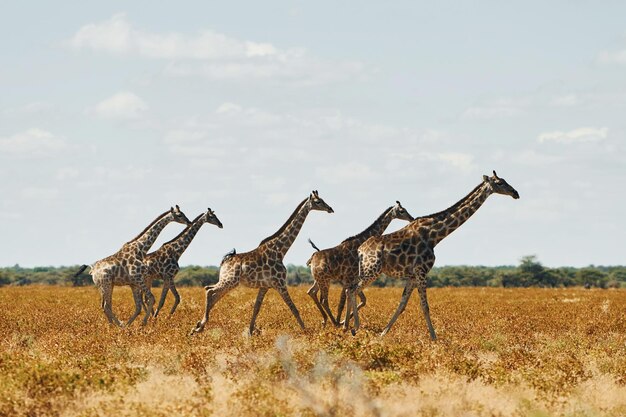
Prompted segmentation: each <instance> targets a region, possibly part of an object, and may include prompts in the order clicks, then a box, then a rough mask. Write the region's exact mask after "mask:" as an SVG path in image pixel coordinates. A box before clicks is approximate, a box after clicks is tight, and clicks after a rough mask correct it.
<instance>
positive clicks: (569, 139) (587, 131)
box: [537, 127, 609, 143]
mask: <svg viewBox="0 0 626 417" xmlns="http://www.w3.org/2000/svg"><path fill="white" fill-rule="evenodd" d="M608 133H609V129H608V128H607V127H601V128H595V127H580V128H578V129H574V130H570V131H569V132H563V131H560V130H556V131H553V132H544V133H541V134H540V135H539V136H538V137H537V140H538V141H539V142H557V143H576V142H597V141H599V140H602V139H606V137H607V135H608Z"/></svg>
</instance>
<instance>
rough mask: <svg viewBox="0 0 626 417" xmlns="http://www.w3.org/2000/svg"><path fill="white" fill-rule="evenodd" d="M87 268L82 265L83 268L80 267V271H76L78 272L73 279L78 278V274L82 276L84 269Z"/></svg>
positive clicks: (87, 266)
mask: <svg viewBox="0 0 626 417" xmlns="http://www.w3.org/2000/svg"><path fill="white" fill-rule="evenodd" d="M87 268H89V265H83V266H81V267H80V269H79V270H78V272H77V273H75V274H74V278H76V277H78V276H79V275H80V274H82V273H83V271H84V270H85V269H87Z"/></svg>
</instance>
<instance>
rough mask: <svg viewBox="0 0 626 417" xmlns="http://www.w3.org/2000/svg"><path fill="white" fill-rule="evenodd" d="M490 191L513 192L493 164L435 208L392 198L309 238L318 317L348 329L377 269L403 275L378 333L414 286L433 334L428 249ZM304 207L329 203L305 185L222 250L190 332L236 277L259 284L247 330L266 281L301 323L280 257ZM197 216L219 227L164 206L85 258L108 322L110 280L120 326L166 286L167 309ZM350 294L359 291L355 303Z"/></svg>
mask: <svg viewBox="0 0 626 417" xmlns="http://www.w3.org/2000/svg"><path fill="white" fill-rule="evenodd" d="M491 194H503V195H508V196H511V197H513V198H514V199H518V198H519V194H518V192H517V191H516V190H515V189H514V188H513V187H511V186H510V185H509V184H508V183H507V182H506V181H505V180H504V179H502V178H500V177H498V176H497V174H496V172H495V171H494V172H493V176H487V175H484V176H483V180H482V181H481V183H480V184H478V185H477V186H476V187H475V188H474V189H473V190H472V191H471V192H470V193H469V194H467V195H466V196H465V197H463V198H462V199H461V200H459V201H458V202H457V203H455V204H454V205H452V206H451V207H449V208H447V209H446V210H443V211H440V212H438V213H434V214H430V215H428V216H421V217H417V218H414V217H412V216H411V215H410V214H409V213H408V212H407V210H406V209H405V208H404V207H402V205H401V204H400V202H399V201H397V202H396V204H395V205H394V206H392V207H389V208H388V209H386V210H385V211H384V212H383V213H382V214H381V215H380V216H379V217H378V218H377V219H376V221H374V223H372V224H371V225H370V226H369V227H368V228H367V229H365V230H364V231H363V232H361V233H359V234H357V235H355V236H352V237H350V238H348V239H346V240H344V241H343V242H341V243H340V244H339V245H337V246H335V247H333V248H329V249H324V250H320V249H319V248H317V246H315V244H314V243H313V242H312V241H311V240H310V239H309V242H310V243H311V245H312V246H313V248H314V249H315V250H316V252H314V253H313V255H312V256H311V258H310V259H309V260H308V261H307V265H308V266H310V268H311V275H312V277H313V280H314V284H313V286H312V287H311V288H310V289H309V290H308V294H309V296H311V298H312V299H313V301H314V302H315V305H316V306H317V308H318V309H319V311H320V313H321V315H322V318H323V323H324V324H326V322H327V320H328V319H329V318H330V320H331V322H332V323H333V324H334V325H335V326H339V325H341V324H343V326H344V328H345V329H349V328H350V323H351V322H352V320H353V321H354V325H353V327H352V329H351V331H352V334H355V332H356V331H357V330H358V328H359V325H360V321H359V309H361V308H362V307H364V306H365V303H366V297H365V294H364V293H363V289H364V288H365V287H366V286H367V285H369V284H371V283H372V282H373V281H375V280H376V279H377V278H378V277H379V276H380V275H381V274H385V275H387V276H388V277H391V278H403V279H406V285H405V287H404V291H403V293H402V298H401V300H400V303H399V305H398V308H397V309H396V311H395V313H394V315H393V316H392V318H391V320H390V321H389V323H388V324H387V326H386V327H385V329H384V330H383V332H382V335H384V334H386V333H387V332H388V331H389V329H391V326H393V324H394V322H395V321H396V320H397V318H398V316H399V315H400V314H402V312H403V311H404V309H405V308H406V305H407V302H408V300H409V298H410V296H411V293H412V292H413V290H414V289H415V288H417V291H418V294H419V297H420V305H421V308H422V312H423V314H424V318H425V320H426V324H427V326H428V331H429V333H430V338H431V339H432V340H435V339H436V338H437V336H436V334H435V329H434V327H433V325H432V322H431V319H430V312H429V308H428V300H427V298H426V282H427V280H426V275H427V274H428V272H429V271H430V270H431V268H432V267H433V265H434V263H435V253H434V248H435V246H436V245H437V244H438V243H439V242H441V240H443V239H444V238H445V237H446V236H448V235H449V234H450V233H452V232H453V231H454V230H456V229H457V228H459V227H460V226H461V225H462V224H463V223H464V222H465V221H467V219H468V218H469V217H470V216H472V215H473V214H474V213H475V212H476V210H478V208H479V207H480V206H481V205H482V204H483V203H484V202H485V200H486V199H487V197H489V196H490V195H491ZM312 210H319V211H325V212H328V213H333V209H332V208H331V207H330V206H329V205H328V204H326V202H324V200H322V198H321V197H320V196H319V194H318V192H317V191H313V192H312V193H311V194H310V195H309V197H308V198H306V199H304V200H303V201H302V202H301V203H300V204H299V205H298V206H297V207H296V209H295V211H294V212H293V213H292V214H291V216H290V217H289V219H287V221H286V222H285V224H283V226H282V227H281V228H280V229H278V231H277V232H276V233H274V234H273V235H271V236H269V237H267V238H265V239H263V240H262V241H261V243H260V244H259V246H258V247H257V248H256V249H254V250H252V251H250V252H245V253H236V252H235V251H234V250H233V251H232V252H230V253H228V254H227V255H226V256H224V259H223V260H222V263H221V265H220V270H219V280H218V282H217V283H216V284H214V285H209V286H206V287H204V289H205V291H206V306H205V310H204V316H203V317H202V320H200V321H199V322H198V323H197V324H196V326H195V327H194V329H193V330H192V331H191V334H194V333H199V332H201V331H202V330H203V329H204V327H205V325H206V323H207V321H208V320H209V313H210V312H211V310H212V309H213V307H214V306H215V304H216V303H217V302H218V301H219V300H220V299H221V298H222V297H223V296H224V295H225V294H226V293H228V292H229V291H230V290H232V289H233V288H235V287H236V286H238V285H239V284H242V285H244V286H247V287H252V288H258V290H259V292H258V294H257V298H256V302H255V303H254V309H253V312H252V319H251V321H250V327H249V330H248V331H249V334H251V335H252V334H253V333H254V331H255V322H256V318H257V315H258V314H259V311H260V309H261V304H262V303H263V299H264V297H265V294H266V293H267V291H268V290H269V289H270V288H273V289H275V290H276V291H278V293H279V294H280V296H281V297H282V299H283V300H284V302H285V303H286V304H287V306H288V307H289V309H290V310H291V312H292V314H293V315H294V317H295V318H296V320H297V322H298V324H299V325H300V327H301V328H302V329H304V322H303V321H302V318H301V317H300V313H299V311H298V308H297V307H296V305H295V304H294V303H293V301H292V300H291V297H290V296H289V292H288V291H287V269H286V268H285V266H284V264H283V258H284V257H285V254H286V253H287V251H288V250H289V248H290V247H291V245H292V244H293V242H294V241H295V239H296V237H297V236H298V233H299V232H300V229H301V228H302V225H303V224H304V221H305V220H306V217H307V216H308V214H309V213H310V212H311V211H312ZM393 219H400V220H406V221H408V222H409V224H408V225H406V226H404V227H403V228H401V229H400V230H398V231H396V232H393V233H389V234H383V232H384V231H385V229H386V228H387V226H388V225H389V224H390V223H391V221H392V220H393ZM171 222H177V223H181V224H184V225H185V226H186V228H185V229H184V230H183V231H182V232H181V233H180V234H179V235H178V236H176V237H175V238H173V239H172V240H170V241H169V242H166V243H164V244H163V245H162V246H161V247H160V248H159V249H158V250H156V251H154V252H152V253H148V250H149V249H150V247H151V246H152V244H153V243H154V242H155V241H156V239H157V237H158V236H159V234H160V233H161V231H162V230H163V229H164V228H165V226H166V225H167V224H169V223H171ZM205 223H210V224H213V225H215V226H217V227H219V228H222V223H221V222H220V221H219V219H218V218H217V216H216V215H215V213H214V212H213V211H212V210H211V209H208V210H207V211H206V212H204V213H202V214H201V215H199V216H198V217H196V218H195V219H194V220H192V221H190V220H189V219H188V218H187V216H185V214H184V213H183V212H182V211H181V210H180V208H179V207H178V206H176V207H172V208H171V209H170V210H168V211H166V212H165V213H163V214H161V215H160V216H158V217H157V218H156V219H155V220H154V221H153V222H152V223H150V224H149V225H148V226H147V227H146V228H145V229H144V231H143V232H141V233H140V234H139V235H137V237H135V238H134V239H133V240H131V241H129V242H127V243H125V244H124V245H123V246H122V248H121V249H120V250H119V251H117V252H116V253H115V254H113V255H111V256H109V257H107V258H104V259H101V260H99V261H97V262H95V263H94V264H92V265H91V275H92V277H93V281H94V284H95V285H96V286H97V287H98V289H99V290H100V295H101V307H102V309H103V311H104V314H105V315H106V317H107V319H108V320H109V322H110V323H114V324H116V325H118V326H121V323H120V321H119V320H118V319H117V317H115V314H114V313H113V309H112V293H113V287H114V286H115V285H129V286H130V287H131V288H132V293H133V298H134V301H135V312H134V313H133V315H132V316H131V317H130V319H129V320H128V321H127V323H126V325H130V324H131V323H132V322H133V321H134V320H135V319H136V318H137V316H139V314H140V313H141V311H142V309H143V310H145V316H144V318H143V324H146V323H147V321H148V319H149V318H150V317H151V316H154V317H156V316H157V315H158V314H159V311H160V310H161V308H162V307H163V304H164V303H165V298H166V296H167V293H168V291H170V290H171V291H172V294H173V295H174V298H175V301H174V305H173V306H172V309H171V311H170V314H173V313H174V311H175V310H176V307H177V306H178V304H179V302H180V296H179V295H178V291H177V290H176V286H175V285H174V277H175V276H176V274H177V273H178V270H179V266H178V260H179V259H180V257H181V255H182V254H183V252H184V251H185V250H186V249H187V247H188V246H189V244H190V243H191V241H192V240H193V238H194V237H195V235H196V233H197V232H198V230H199V229H200V227H202V225H203V224H205ZM88 267H89V266H88V265H83V266H82V267H81V269H80V270H79V271H78V272H77V274H76V275H78V274H80V273H82V272H83V271H84V270H85V269H86V268H88ZM155 279H162V280H163V289H162V291H161V298H160V300H159V304H158V306H157V307H156V310H155V309H154V303H155V298H154V295H153V294H152V292H151V287H152V282H153V281H154V280H155ZM331 282H337V283H339V284H340V285H341V286H342V292H341V297H340V301H339V306H338V311H337V315H336V317H335V316H334V315H333V313H332V311H331V309H330V306H329V303H328V291H329V287H330V283H331ZM357 295H358V296H359V298H360V303H359V304H358V305H357V303H356V296H357ZM344 306H345V308H346V312H345V317H344V320H343V321H340V320H341V314H342V311H343V309H344Z"/></svg>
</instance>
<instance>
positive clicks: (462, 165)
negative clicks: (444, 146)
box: [436, 152, 475, 172]
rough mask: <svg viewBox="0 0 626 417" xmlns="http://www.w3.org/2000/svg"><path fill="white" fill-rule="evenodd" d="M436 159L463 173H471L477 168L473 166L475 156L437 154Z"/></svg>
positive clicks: (454, 153) (452, 153)
mask: <svg viewBox="0 0 626 417" xmlns="http://www.w3.org/2000/svg"><path fill="white" fill-rule="evenodd" d="M436 157H437V158H438V159H440V160H441V161H444V162H447V163H448V164H450V165H452V166H453V167H455V168H458V169H460V170H462V171H466V172H470V171H472V170H473V169H474V168H475V166H474V164H473V161H474V156H473V155H470V154H466V153H458V152H448V153H440V154H437V155H436Z"/></svg>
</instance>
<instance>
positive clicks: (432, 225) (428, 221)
mask: <svg viewBox="0 0 626 417" xmlns="http://www.w3.org/2000/svg"><path fill="white" fill-rule="evenodd" d="M491 194H503V195H508V196H510V197H512V198H514V199H518V198H519V193H518V192H517V191H516V190H515V189H514V188H513V187H511V186H510V185H509V184H508V183H507V182H506V181H505V180H504V179H503V178H500V177H498V175H497V174H496V172H495V171H493V176H492V177H488V176H486V175H483V181H482V182H481V183H480V184H479V185H478V186H476V187H475V188H474V189H473V190H472V191H471V192H470V193H469V194H468V195H467V196H465V197H464V198H462V199H461V200H459V201H458V202H457V203H455V204H454V205H452V206H451V207H449V208H448V209H446V210H443V211H441V212H439V213H435V214H432V215H429V216H424V217H418V218H416V219H415V220H413V221H412V222H411V223H409V224H408V225H407V226H405V227H403V228H402V229H400V230H398V231H396V232H393V233H389V234H386V235H382V236H374V237H371V238H369V239H368V240H367V241H365V243H363V244H362V245H361V246H360V247H359V249H358V253H359V277H360V279H361V280H360V282H359V283H358V284H357V285H356V286H353V287H352V288H350V289H348V290H347V293H348V300H349V301H348V308H347V312H346V320H345V323H344V326H345V327H346V328H347V327H348V322H349V317H350V311H352V312H353V315H354V328H353V330H352V333H353V334H354V332H355V331H356V330H357V329H358V328H359V314H358V309H357V308H356V301H355V292H358V291H360V290H362V289H363V288H364V287H366V286H367V285H369V284H370V283H371V282H373V281H374V280H375V279H376V278H377V277H378V276H379V275H380V274H381V273H384V274H385V275H387V276H389V277H392V278H398V279H399V278H404V277H406V278H407V282H406V285H405V287H404V291H403V292H402V298H401V300H400V303H399V305H398V308H397V309H396V311H395V313H394V315H393V316H392V318H391V320H390V321H389V323H388V324H387V326H386V327H385V328H384V330H383V332H382V333H381V336H384V335H385V334H387V332H388V331H389V329H391V326H393V324H394V323H395V321H396V319H397V318H398V316H399V315H400V314H402V312H403V311H404V309H405V308H406V305H407V302H408V300H409V298H410V296H411V293H412V292H413V290H414V289H415V288H417V291H418V294H419V296H420V306H421V309H422V312H423V314H424V318H425V320H426V324H427V326H428V331H429V333H430V338H431V339H432V340H436V339H437V336H436V334H435V329H434V327H433V325H432V322H431V320H430V310H429V307H428V300H427V298H426V282H427V279H426V274H428V272H429V271H430V270H431V268H432V267H433V265H434V263H435V252H434V249H435V246H436V245H437V244H438V243H439V242H441V241H442V240H443V239H444V238H445V237H446V236H448V235H449V234H450V233H452V232H453V231H455V230H456V229H458V228H459V227H460V226H461V225H462V224H463V223H465V221H467V219H469V218H470V217H471V216H472V215H473V214H474V213H475V212H476V210H478V209H479V208H480V207H481V205H482V204H483V203H484V202H485V200H486V199H487V198H488V197H489V196H490V195H491Z"/></svg>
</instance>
